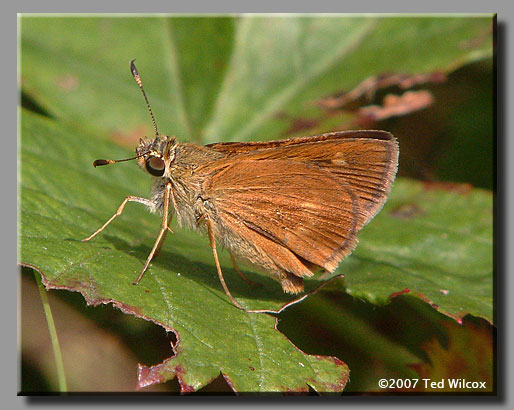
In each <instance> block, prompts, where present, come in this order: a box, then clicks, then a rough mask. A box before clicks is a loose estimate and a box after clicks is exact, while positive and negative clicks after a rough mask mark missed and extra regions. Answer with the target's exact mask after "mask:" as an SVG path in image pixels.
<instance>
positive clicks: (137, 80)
mask: <svg viewBox="0 0 514 410" xmlns="http://www.w3.org/2000/svg"><path fill="white" fill-rule="evenodd" d="M134 61H136V59H135V58H134V59H132V60H130V71H131V72H132V75H133V76H134V80H136V83H137V85H139V88H140V89H141V92H142V93H143V97H145V101H146V106H147V107H148V111H149V112H150V116H151V117H152V122H153V129H154V131H155V136H157V135H159V131H158V130H157V123H156V122H155V117H154V116H153V112H152V108H151V107H150V103H149V102H148V97H147V96H146V93H145V89H144V88H143V82H142V81H141V76H140V75H139V73H138V72H137V68H136V66H135V65H134Z"/></svg>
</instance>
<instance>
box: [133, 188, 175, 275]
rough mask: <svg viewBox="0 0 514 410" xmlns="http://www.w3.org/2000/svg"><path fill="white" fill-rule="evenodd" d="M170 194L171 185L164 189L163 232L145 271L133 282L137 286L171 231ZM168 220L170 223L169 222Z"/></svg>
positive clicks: (158, 237) (151, 253)
mask: <svg viewBox="0 0 514 410" xmlns="http://www.w3.org/2000/svg"><path fill="white" fill-rule="evenodd" d="M170 194H171V184H166V186H165V188H164V209H163V211H162V224H161V230H160V231H159V235H158V236H157V239H156V240H155V243H154V245H153V248H152V250H151V251H150V255H148V258H146V262H145V266H143V270H142V271H141V273H140V274H139V276H138V277H137V279H136V280H135V281H134V282H133V284H134V285H137V284H138V283H139V281H140V280H141V279H142V278H143V275H144V274H145V272H146V269H148V265H150V262H151V261H152V259H153V257H154V256H155V255H156V254H157V253H158V252H159V250H160V249H161V246H162V243H163V242H164V238H165V237H166V233H167V232H168V230H171V229H170V227H169V222H171V218H169V202H170ZM168 218H169V219H170V221H168Z"/></svg>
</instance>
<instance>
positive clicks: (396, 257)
mask: <svg viewBox="0 0 514 410" xmlns="http://www.w3.org/2000/svg"><path fill="white" fill-rule="evenodd" d="M454 188H455V186H454V185H441V186H437V185H436V186H432V185H431V184H422V183H419V182H413V181H405V180H401V181H398V182H397V183H396V184H395V188H394V191H393V193H392V194H391V196H390V199H389V200H388V202H387V205H386V207H385V208H384V210H382V213H381V214H380V215H379V216H377V217H376V219H375V220H374V221H373V222H372V223H370V224H369V225H368V226H367V227H366V228H364V229H363V231H362V233H361V234H360V236H359V241H360V245H359V246H358V247H357V249H356V250H355V251H354V252H353V254H352V256H351V257H350V258H348V259H346V260H344V261H343V262H342V263H341V265H340V267H339V270H340V271H342V272H345V273H347V275H346V291H347V292H348V293H349V294H351V295H353V296H355V297H360V298H364V299H366V300H369V301H371V302H373V303H386V302H388V301H389V299H390V298H391V297H393V296H395V295H396V294H398V293H409V294H411V295H414V296H418V297H420V298H422V299H424V300H426V301H427V302H429V303H431V304H432V305H433V306H434V307H435V308H437V309H438V310H439V311H441V312H442V313H445V314H447V315H449V316H451V317H453V318H455V319H456V320H457V321H459V322H461V320H462V318H463V317H464V316H465V315H466V314H468V313H471V314H473V315H475V316H480V317H483V318H485V319H487V320H489V321H490V322H492V319H493V287H492V285H493V282H492V277H493V232H492V218H493V198H492V195H491V193H490V192H487V191H484V190H480V189H474V190H473V189H472V188H470V187H466V186H464V187H460V188H461V189H462V188H463V189H464V192H452V189H454Z"/></svg>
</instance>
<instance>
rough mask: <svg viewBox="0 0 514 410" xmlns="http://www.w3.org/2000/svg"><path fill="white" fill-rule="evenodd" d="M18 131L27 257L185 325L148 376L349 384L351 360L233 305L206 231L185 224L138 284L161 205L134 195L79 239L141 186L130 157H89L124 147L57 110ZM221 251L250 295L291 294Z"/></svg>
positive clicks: (269, 299)
mask: <svg viewBox="0 0 514 410" xmlns="http://www.w3.org/2000/svg"><path fill="white" fill-rule="evenodd" d="M22 133H23V136H24V139H23V144H22V153H21V159H22V164H23V165H22V178H21V181H22V183H21V199H20V202H21V218H20V238H19V240H20V251H21V254H20V261H21V263H22V264H23V265H25V266H30V267H33V268H36V269H37V270H38V271H39V272H40V273H41V275H42V276H43V281H44V283H45V285H46V286H47V287H48V288H54V289H67V290H71V291H78V292H81V293H82V294H83V295H84V297H85V298H86V300H87V301H88V303H90V304H93V305H97V304H100V303H113V304H114V305H115V306H117V307H118V308H120V309H121V310H123V311H124V312H127V313H131V314H134V315H136V316H139V317H142V318H144V319H147V320H151V321H153V322H155V323H157V324H159V325H161V326H163V327H164V328H165V329H167V330H168V331H173V332H175V333H176V334H177V338H178V340H179V343H178V345H177V346H176V347H175V353H176V354H175V356H174V357H173V358H171V359H169V360H167V361H165V362H164V363H163V364H162V365H159V366H156V367H154V368H152V369H146V368H144V367H142V368H141V370H140V380H139V386H140V387H143V386H145V385H148V384H151V383H155V382H162V381H165V380H168V379H170V378H173V377H175V376H177V377H178V378H179V381H180V384H181V388H182V390H183V391H192V390H197V389H199V388H201V387H203V386H204V385H206V384H207V383H209V382H210V381H212V380H213V379H215V378H216V377H218V375H219V373H220V371H221V372H222V373H223V376H224V377H225V379H226V380H227V381H228V382H229V384H230V385H231V386H232V387H233V388H234V390H235V391H240V392H245V391H252V392H258V391H262V392H268V391H286V390H291V391H307V389H308V387H307V386H308V385H309V386H311V387H312V388H314V389H315V390H316V391H319V392H327V391H341V390H342V389H343V387H344V385H345V384H346V381H347V380H348V368H347V366H346V365H345V364H344V363H343V362H341V361H340V360H338V359H337V358H332V357H322V356H310V355H307V354H305V353H303V352H301V351H300V350H298V349H297V348H296V347H295V346H294V345H293V344H291V343H290V342H289V341H288V340H287V338H286V337H285V336H283V335H282V334H281V333H280V332H278V331H277V330H276V318H274V317H272V316H270V315H267V314H261V315H258V314H249V313H246V312H243V311H241V310H239V309H237V308H235V307H234V306H233V305H232V303H231V302H230V301H229V300H228V299H227V297H226V295H225V293H224V292H223V290H222V288H221V286H220V284H219V281H218V279H217V275H216V268H215V266H214V264H213V258H212V253H211V252H210V248H209V245H208V241H207V240H206V239H205V238H200V237H198V236H197V235H195V234H192V233H189V232H186V231H182V230H181V231H179V232H178V233H177V234H175V235H173V238H172V239H171V238H170V239H171V240H168V241H167V243H166V245H165V246H164V247H163V249H162V250H161V253H160V255H159V257H158V258H157V259H156V260H155V261H154V262H153V263H152V265H151V266H150V268H149V270H148V272H147V274H146V276H145V277H144V279H143V280H142V282H141V283H140V284H139V285H138V286H133V285H132V281H133V280H134V279H135V278H136V276H137V275H138V273H139V271H140V270H141V268H142V266H143V265H142V262H144V260H145V259H146V256H147V255H148V254H149V252H150V249H151V246H152V244H153V242H154V240H155V235H156V233H157V231H158V229H159V223H160V222H159V218H158V217H156V216H154V215H149V214H147V213H145V212H144V211H143V210H142V209H136V206H134V207H131V208H129V207H127V210H126V211H125V212H124V213H123V215H122V216H121V217H120V221H115V222H113V223H112V224H111V225H110V226H109V227H108V229H107V230H106V231H105V232H104V234H102V235H101V236H100V237H98V238H95V239H94V240H92V241H91V242H88V243H83V242H81V239H83V238H85V237H86V236H88V235H89V234H90V233H91V231H93V230H94V229H96V228H97V227H99V226H100V225H101V224H102V223H103V222H104V220H105V219H106V218H107V217H108V216H110V214H112V213H113V210H115V209H116V208H117V206H118V204H119V203H120V201H121V200H122V199H123V198H124V197H125V196H126V193H129V192H131V193H134V191H137V190H138V187H139V186H140V184H139V183H138V181H142V180H144V175H143V174H142V173H140V172H139V171H138V170H137V169H136V167H133V166H132V167H124V168H125V169H122V167H111V169H106V172H105V173H98V172H96V171H97V170H94V169H93V167H92V166H91V161H90V160H89V158H92V157H93V155H94V154H95V153H96V152H97V150H101V151H102V150H103V151H104V152H115V151H116V150H119V148H118V149H117V148H116V147H115V146H114V145H112V144H108V143H105V142H104V143H102V142H101V140H99V139H97V138H96V137H94V136H87V135H81V134H78V133H76V134H75V136H74V138H73V139H69V136H70V135H72V131H71V130H69V129H67V128H65V127H63V126H61V125H58V124H57V123H56V122H54V121H53V120H49V119H45V118H43V117H40V116H37V115H35V114H31V113H28V112H25V111H23V112H22ZM120 172H121V173H120ZM136 173H137V174H136ZM102 174H103V175H102ZM222 261H223V265H224V268H223V269H224V271H225V277H226V280H227V282H228V284H229V286H230V288H231V291H232V292H233V294H234V296H235V297H237V298H238V299H239V300H240V302H241V303H243V304H244V305H247V306H250V307H252V308H257V309H263V308H266V309H273V310H278V309H279V308H280V307H281V306H282V305H283V304H285V303H286V302H287V301H288V298H287V297H286V296H285V295H284V294H283V293H282V291H281V289H280V286H279V285H278V284H277V283H275V282H273V281H271V280H270V279H266V280H262V279H259V281H260V282H262V283H263V286H262V287H261V288H257V289H255V290H252V289H249V288H248V286H247V285H246V284H245V283H241V282H242V281H241V280H240V279H239V278H238V277H237V275H235V272H234V271H233V269H230V268H228V266H230V262H229V260H228V259H227V257H226V256H225V257H224V258H222ZM234 346H237V351H235V350H234Z"/></svg>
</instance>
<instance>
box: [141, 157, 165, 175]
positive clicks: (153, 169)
mask: <svg viewBox="0 0 514 410" xmlns="http://www.w3.org/2000/svg"><path fill="white" fill-rule="evenodd" d="M145 166H146V170H147V171H148V172H149V173H150V174H152V175H153V176H156V177H162V175H163V174H164V161H163V160H162V158H159V157H150V158H148V159H147V160H146V162H145Z"/></svg>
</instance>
